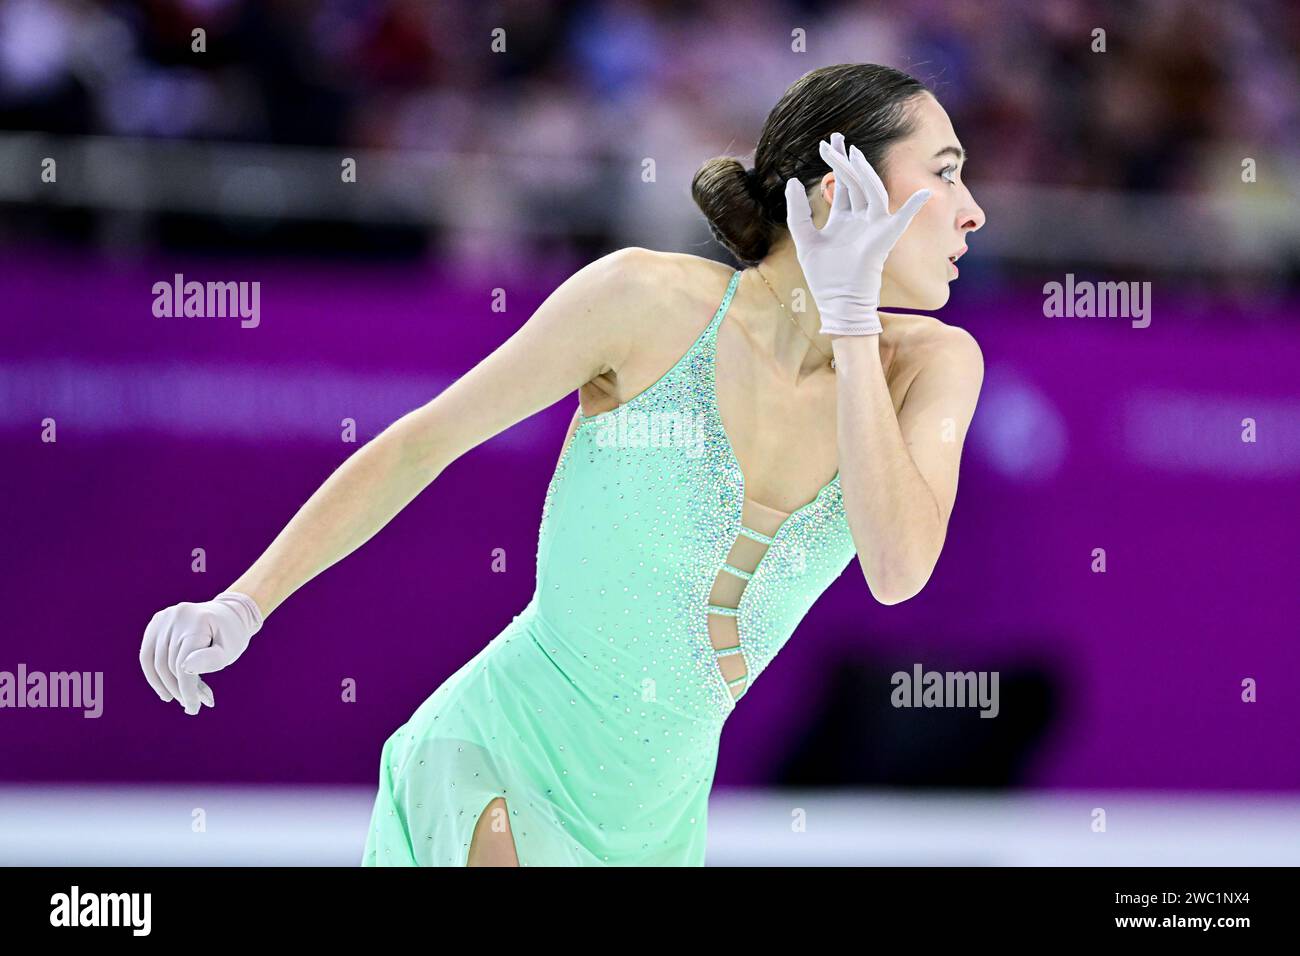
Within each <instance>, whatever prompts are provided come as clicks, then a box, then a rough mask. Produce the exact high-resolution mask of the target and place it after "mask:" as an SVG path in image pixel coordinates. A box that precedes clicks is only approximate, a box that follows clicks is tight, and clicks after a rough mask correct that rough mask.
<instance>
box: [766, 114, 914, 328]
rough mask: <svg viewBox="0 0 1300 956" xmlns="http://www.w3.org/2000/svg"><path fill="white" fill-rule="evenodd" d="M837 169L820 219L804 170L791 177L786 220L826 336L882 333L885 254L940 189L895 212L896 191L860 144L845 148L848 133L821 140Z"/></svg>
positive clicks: (824, 152)
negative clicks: (817, 219)
mask: <svg viewBox="0 0 1300 956" xmlns="http://www.w3.org/2000/svg"><path fill="white" fill-rule="evenodd" d="M820 150H821V157H822V159H823V160H825V162H826V165H828V166H830V168H831V170H832V171H833V172H834V173H835V193H834V195H833V196H832V197H831V208H830V215H829V216H828V217H827V219H826V222H825V223H824V224H823V225H822V227H821V228H820V229H818V228H817V227H816V226H815V225H813V221H812V207H811V206H810V205H809V204H808V195H807V190H806V189H805V188H804V185H803V183H802V181H800V179H799V178H798V177H797V176H796V177H793V178H791V179H789V180H787V182H786V184H785V204H786V226H787V227H788V228H789V230H790V235H791V237H792V238H793V240H794V247H795V257H796V258H797V259H798V260H799V265H800V267H801V268H802V269H803V274H804V278H805V279H807V280H808V291H810V292H811V293H812V295H813V299H814V301H816V303H817V311H818V312H819V313H820V314H821V331H822V334H823V335H878V334H880V332H881V331H882V326H881V323H880V315H879V313H878V312H877V310H878V309H879V308H880V287H881V282H882V280H883V273H884V268H885V260H886V259H887V258H888V257H889V253H890V251H891V250H892V249H893V248H894V244H895V243H896V242H898V240H899V238H900V237H901V236H902V235H903V233H904V232H905V231H906V230H907V227H908V225H909V224H910V223H911V222H912V218H913V217H914V216H915V215H916V214H917V213H918V212H920V211H921V207H922V206H924V205H925V204H926V203H927V202H928V201H929V200H930V197H931V195H933V194H932V192H931V190H929V189H918V190H917V191H916V192H915V193H913V194H912V195H911V196H909V197H908V199H907V201H906V202H904V203H902V204H901V205H900V206H899V208H898V210H897V211H895V212H892V213H891V212H890V211H889V193H888V191H886V189H885V184H884V183H883V182H882V181H881V179H880V177H879V176H878V175H877V174H876V171H875V170H874V169H872V168H871V164H870V163H869V162H867V158H866V157H865V156H863V155H862V151H861V150H859V149H858V148H857V147H856V146H850V147H849V149H848V152H847V153H846V152H845V151H844V135H843V134H842V133H832V134H831V141H830V142H829V143H828V142H826V141H825V140H822V141H821V144H820Z"/></svg>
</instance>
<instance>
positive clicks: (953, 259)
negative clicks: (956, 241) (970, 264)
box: [948, 246, 967, 262]
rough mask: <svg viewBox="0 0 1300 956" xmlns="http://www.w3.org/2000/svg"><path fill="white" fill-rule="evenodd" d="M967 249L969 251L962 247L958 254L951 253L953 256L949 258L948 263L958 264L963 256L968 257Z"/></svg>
mask: <svg viewBox="0 0 1300 956" xmlns="http://www.w3.org/2000/svg"><path fill="white" fill-rule="evenodd" d="M966 249H967V247H966V246H962V247H961V248H960V249H958V250H957V251H956V252H954V253H951V254H950V255H949V256H948V261H949V262H956V261H957V260H958V259H960V258H961V257H962V256H964V255H966Z"/></svg>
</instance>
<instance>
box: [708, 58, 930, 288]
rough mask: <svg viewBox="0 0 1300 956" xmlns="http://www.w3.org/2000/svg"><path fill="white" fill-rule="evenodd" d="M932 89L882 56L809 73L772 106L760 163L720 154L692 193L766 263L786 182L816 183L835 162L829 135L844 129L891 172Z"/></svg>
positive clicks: (731, 239)
mask: <svg viewBox="0 0 1300 956" xmlns="http://www.w3.org/2000/svg"><path fill="white" fill-rule="evenodd" d="M925 92H927V90H926V87H925V85H924V84H923V83H921V81H920V80H917V79H916V78H914V77H912V76H909V75H908V74H906V73H904V72H902V71H901V70H895V69H893V68H892V67H888V66H879V65H877V64H875V63H841V64H839V65H837V66H824V67H821V68H820V69H816V70H813V71H811V72H810V73H805V74H804V75H803V76H801V77H800V78H799V79H798V80H796V81H795V82H794V83H793V84H792V85H791V87H790V88H789V89H788V90H786V91H785V93H784V94H783V95H782V96H781V99H780V100H779V101H778V102H777V104H776V106H774V107H772V111H771V112H770V113H768V115H767V121H766V122H765V123H764V124H763V132H762V135H761V136H759V139H758V147H757V148H756V149H755V150H754V168H753V169H748V170H747V169H746V168H745V167H744V165H742V164H741V163H740V161H739V160H737V159H736V158H735V157H733V156H718V157H715V158H713V159H710V160H709V161H708V162H706V163H705V164H704V165H703V166H701V167H700V170H699V172H697V173H696V174H695V179H694V180H693V181H692V183H691V196H692V197H693V198H694V199H695V204H696V205H697V206H699V207H700V209H701V210H702V211H703V212H704V217H705V218H706V219H707V220H708V221H709V229H710V231H712V233H713V236H714V238H716V239H717V240H718V241H719V242H720V243H722V244H723V245H724V246H726V247H727V248H728V249H729V250H731V252H732V254H733V255H734V256H735V257H736V258H737V259H738V260H740V262H741V263H743V264H744V265H746V266H751V265H754V264H756V263H758V262H761V261H762V260H763V258H764V257H765V256H766V255H767V253H768V250H770V249H771V247H772V243H773V242H774V241H775V239H776V237H777V235H778V230H783V229H785V227H786V226H785V216H786V210H785V184H786V182H787V181H788V180H789V179H790V178H791V177H794V176H797V177H799V180H800V182H802V183H803V184H804V186H805V188H808V187H811V186H813V185H814V184H816V183H817V182H818V181H819V180H820V179H821V178H822V177H823V176H824V175H826V173H827V171H829V170H830V166H829V165H827V163H826V161H825V160H824V159H822V157H821V152H820V151H819V149H818V143H819V142H820V141H821V140H823V139H824V140H826V141H827V142H829V141H830V138H831V134H832V133H835V132H839V133H843V134H844V142H845V148H846V149H847V148H848V147H849V146H856V147H857V148H858V149H860V150H862V153H863V155H864V156H866V158H867V162H869V163H870V164H871V165H872V168H874V169H875V170H876V172H877V173H879V174H880V175H881V176H882V178H883V176H884V154H885V150H886V149H887V148H888V147H889V146H890V144H891V143H894V142H895V141H897V140H899V139H903V138H905V137H907V136H908V135H910V134H911V133H912V131H913V129H914V128H915V125H916V120H915V116H914V114H913V112H912V110H911V109H909V105H910V103H911V101H912V99H913V98H914V97H916V96H918V95H920V94H922V93H925Z"/></svg>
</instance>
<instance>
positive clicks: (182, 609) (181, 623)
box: [140, 591, 262, 715]
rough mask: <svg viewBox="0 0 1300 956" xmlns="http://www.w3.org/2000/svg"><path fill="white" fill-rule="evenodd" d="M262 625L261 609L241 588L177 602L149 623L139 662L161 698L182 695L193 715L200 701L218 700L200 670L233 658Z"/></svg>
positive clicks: (212, 702) (211, 669)
mask: <svg viewBox="0 0 1300 956" xmlns="http://www.w3.org/2000/svg"><path fill="white" fill-rule="evenodd" d="M261 627H262V611H261V609H260V608H259V607H258V606H257V603H256V602H255V601H254V600H253V599H252V598H250V597H249V596H248V595H246V594H241V593H240V592H238V591H223V592H222V593H221V594H218V595H217V596H216V597H215V598H213V599H212V600H211V601H205V602H203V603H202V604H193V603H190V602H188V601H185V602H182V603H180V604H173V605H172V606H171V607H169V608H167V609H166V610H163V611H159V612H158V613H157V614H155V615H154V616H153V618H152V619H151V620H150V621H149V626H148V627H146V628H145V631H144V641H143V642H142V643H141V644H140V667H141V668H143V669H144V676H145V677H146V678H147V679H148V681H149V685H150V686H151V687H152V688H153V689H154V691H155V692H156V693H157V694H158V696H159V697H160V698H162V699H163V700H164V701H168V700H171V699H172V698H178V699H179V700H180V702H181V705H182V706H183V707H184V708H185V713H187V714H190V715H194V714H197V713H198V712H199V708H200V705H201V704H207V705H208V706H209V707H212V706H214V705H215V702H214V700H213V697H212V688H210V687H208V685H207V684H205V683H204V682H203V680H202V679H200V677H199V674H206V673H208V672H210V671H217V670H221V669H222V668H223V667H225V666H227V665H229V664H233V663H234V662H235V661H236V660H238V659H239V656H240V655H241V654H243V653H244V651H245V650H246V649H247V648H248V642H249V641H250V640H251V639H252V637H253V635H254V634H256V633H257V632H258V630H259V629H261Z"/></svg>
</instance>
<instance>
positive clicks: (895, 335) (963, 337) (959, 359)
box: [880, 312, 984, 375]
mask: <svg viewBox="0 0 1300 956" xmlns="http://www.w3.org/2000/svg"><path fill="white" fill-rule="evenodd" d="M880 315H881V317H882V318H883V319H884V321H885V323H886V324H885V333H886V337H887V338H888V339H891V341H889V342H887V343H886V345H887V349H888V350H889V351H890V353H891V354H893V355H896V356H897V359H896V361H897V362H898V363H899V364H900V367H903V368H906V369H907V370H908V371H909V372H910V374H911V375H915V374H917V373H919V372H921V371H922V370H923V369H925V368H927V367H928V366H932V365H936V364H938V365H942V366H945V367H948V368H952V367H954V366H963V367H969V368H972V369H978V370H979V371H980V373H982V372H983V368H984V355H983V352H982V351H981V350H980V347H979V343H978V342H977V341H976V340H975V336H974V335H972V334H971V333H970V331H969V330H968V329H964V328H962V327H961V326H959V325H949V324H948V323H946V322H944V321H942V320H941V319H938V318H936V317H935V316H932V315H918V314H915V313H907V312H881V313H880Z"/></svg>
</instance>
